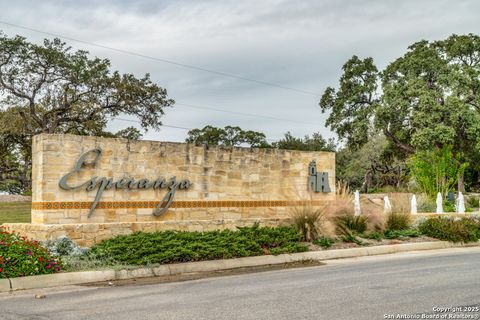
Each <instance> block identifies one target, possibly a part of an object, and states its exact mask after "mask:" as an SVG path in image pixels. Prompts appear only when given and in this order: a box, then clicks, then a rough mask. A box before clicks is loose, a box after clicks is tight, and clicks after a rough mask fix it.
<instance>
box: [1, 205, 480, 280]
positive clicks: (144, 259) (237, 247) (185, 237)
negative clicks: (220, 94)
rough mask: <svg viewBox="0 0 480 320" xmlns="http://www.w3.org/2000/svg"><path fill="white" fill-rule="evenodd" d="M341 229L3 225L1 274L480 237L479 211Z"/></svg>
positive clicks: (343, 222)
mask: <svg viewBox="0 0 480 320" xmlns="http://www.w3.org/2000/svg"><path fill="white" fill-rule="evenodd" d="M334 221H335V223H336V228H337V229H336V235H335V236H330V237H329V236H328V235H326V234H321V233H317V234H316V237H315V238H314V239H311V240H310V241H305V238H306V237H308V236H309V233H308V232H306V231H308V230H310V229H309V228H308V227H305V228H303V229H302V228H299V227H298V226H295V225H288V226H279V227H275V228H272V227H261V226H259V225H254V226H252V227H241V228H238V229H237V230H223V231H208V232H180V231H162V232H153V233H146V232H136V233H133V234H130V235H120V236H116V237H114V238H111V239H107V240H104V241H102V242H100V243H98V244H96V245H95V246H93V247H92V248H80V247H78V246H77V245H76V244H75V243H73V242H72V241H71V240H70V239H68V238H66V237H61V238H59V239H57V240H55V241H48V242H45V243H42V244H41V245H40V244H39V243H38V242H35V241H29V240H28V239H25V238H22V237H19V236H17V235H14V234H11V233H8V232H7V231H5V230H2V233H1V235H2V237H1V239H0V278H7V277H8V278H12V277H19V276H26V275H36V274H47V273H56V272H68V271H84V270H99V269H117V270H118V269H123V268H138V267H142V266H155V265H157V266H158V265H162V264H175V263H182V262H194V261H207V260H221V259H231V258H242V257H252V256H262V255H279V254H284V253H298V252H306V251H320V250H332V249H347V248H359V247H372V246H382V245H392V244H404V243H418V242H432V241H438V240H448V241H451V242H464V243H466V242H477V241H478V240H479V239H480V218H479V217H477V216H469V217H461V218H460V217H456V218H453V217H445V216H435V217H430V218H426V219H425V220H423V221H420V222H419V223H415V224H412V223H411V217H409V216H407V215H404V214H392V215H389V216H388V218H387V221H386V224H385V228H383V230H380V229H378V228H377V229H375V228H372V227H371V226H370V227H369V226H368V219H367V218H365V217H358V216H354V215H348V216H339V217H336V218H335V220H334Z"/></svg>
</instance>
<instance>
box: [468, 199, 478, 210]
mask: <svg viewBox="0 0 480 320" xmlns="http://www.w3.org/2000/svg"><path fill="white" fill-rule="evenodd" d="M466 200H467V201H466V205H467V208H479V207H480V198H479V197H467V199H466Z"/></svg>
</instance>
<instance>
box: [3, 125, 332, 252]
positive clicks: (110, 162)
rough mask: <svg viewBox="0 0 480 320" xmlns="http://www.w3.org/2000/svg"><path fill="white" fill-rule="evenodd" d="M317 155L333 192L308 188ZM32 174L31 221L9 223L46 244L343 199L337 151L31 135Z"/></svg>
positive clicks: (201, 226) (249, 218) (268, 216)
mask: <svg viewBox="0 0 480 320" xmlns="http://www.w3.org/2000/svg"><path fill="white" fill-rule="evenodd" d="M92 150H93V151H92ZM94 150H97V151H94ZM82 155H84V157H83V162H82V160H81V158H82ZM79 159H80V162H82V163H79ZM312 160H314V161H315V163H316V167H317V171H318V172H321V173H322V174H323V173H327V174H328V178H327V179H328V185H329V187H330V189H331V190H330V192H310V191H309V177H310V172H309V165H310V166H311V162H312ZM76 167H77V168H76ZM76 169H79V170H77V171H75V170H76ZM32 175H33V195H32V223H31V224H7V226H8V227H9V228H10V229H13V230H15V231H16V232H19V233H21V234H24V235H27V236H29V237H33V238H36V239H39V240H45V239H52V238H57V237H58V236H60V235H67V236H69V237H70V238H71V239H73V240H74V241H76V242H77V243H79V244H81V245H92V244H94V243H96V242H99V241H101V240H103V239H105V238H108V237H112V236H114V235H117V234H127V233H131V232H134V231H137V230H143V231H155V230H167V229H176V230H190V231H193V230H198V231H203V230H212V229H222V228H235V227H236V226H244V225H251V224H252V223H254V222H257V221H258V222H260V223H261V224H263V225H277V224H279V223H282V222H285V221H286V220H287V219H288V218H289V215H290V214H291V212H292V209H293V208H294V207H295V206H302V205H309V206H325V205H327V204H329V202H331V201H333V200H334V199H335V154H334V153H329V152H300V151H287V150H277V149H257V148H253V149H250V148H227V147H206V146H195V145H192V144H186V143H172V142H158V141H128V140H125V139H110V138H100V137H87V136H74V135H47V134H42V135H38V136H36V137H34V139H33V173H32ZM66 175H67V176H66ZM65 176H66V177H65ZM323 176H325V177H327V175H323ZM323 176H322V177H323ZM62 177H65V178H64V180H65V185H64V186H63V188H62V186H61V185H59V182H60V180H61V179H62ZM174 177H175V178H174ZM102 178H104V179H102ZM110 179H111V180H110ZM172 181H173V182H172ZM182 181H184V184H183V185H182V183H181V182H182ZM185 181H188V183H187V182H185ZM175 183H176V185H175ZM172 185H174V186H175V187H174V188H173V187H172ZM102 186H103V187H102ZM182 186H183V188H182ZM67 187H68V188H70V189H68V188H67ZM99 189H102V190H103V189H104V190H103V192H100V196H99V198H98V199H97V200H98V203H97V204H96V207H95V208H93V209H92V203H93V202H95V198H96V197H97V196H98V195H99ZM172 189H174V190H173V191H174V192H173V193H174V194H173V196H172V199H171V200H173V202H171V204H170V205H169V207H168V205H167V200H168V195H167V193H169V192H170V194H171V193H172V192H171V191H172ZM317 191H318V190H317ZM162 199H163V200H164V202H162ZM160 203H161V205H160V206H159V204H160ZM166 207H168V208H166ZM156 209H157V215H154V212H155V210H156ZM160 211H162V212H160ZM159 212H160V214H158V213H159Z"/></svg>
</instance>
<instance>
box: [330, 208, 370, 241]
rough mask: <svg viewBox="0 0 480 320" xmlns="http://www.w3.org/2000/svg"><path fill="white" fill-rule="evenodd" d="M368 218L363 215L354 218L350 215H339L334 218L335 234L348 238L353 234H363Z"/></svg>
mask: <svg viewBox="0 0 480 320" xmlns="http://www.w3.org/2000/svg"><path fill="white" fill-rule="evenodd" d="M367 221H368V218H367V217H366V216H364V215H359V216H356V215H354V214H351V213H348V212H346V213H344V214H340V215H339V216H337V217H335V224H336V226H337V233H338V234H339V235H346V236H350V235H351V234H352V233H353V234H363V233H364V232H365V231H366V230H367Z"/></svg>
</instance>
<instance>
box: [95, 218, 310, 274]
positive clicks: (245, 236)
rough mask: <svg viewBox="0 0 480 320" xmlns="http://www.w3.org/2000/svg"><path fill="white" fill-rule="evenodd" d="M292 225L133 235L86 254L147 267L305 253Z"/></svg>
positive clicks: (106, 261)
mask: <svg viewBox="0 0 480 320" xmlns="http://www.w3.org/2000/svg"><path fill="white" fill-rule="evenodd" d="M300 241H302V235H301V234H300V233H299V232H298V231H297V230H296V229H295V227H293V226H283V227H276V228H269V227H259V226H253V227H243V228H238V230H236V231H232V230H223V231H208V232H179V231H161V232H153V233H145V232H136V233H133V234H130V235H121V236H116V237H114V238H111V239H107V240H104V241H102V242H101V243H99V244H97V245H95V246H93V247H92V248H91V250H90V252H89V255H90V257H91V258H93V259H97V260H103V261H105V263H107V264H119V263H120V264H128V265H146V264H155V263H161V264H166V263H175V262H188V261H201V260H214V259H228V258H236V257H248V256H258V255H264V254H281V253H293V252H304V251H308V246H307V245H305V244H302V243H300Z"/></svg>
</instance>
